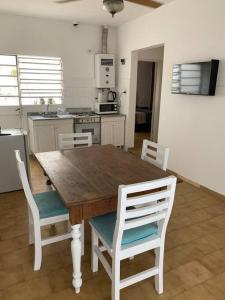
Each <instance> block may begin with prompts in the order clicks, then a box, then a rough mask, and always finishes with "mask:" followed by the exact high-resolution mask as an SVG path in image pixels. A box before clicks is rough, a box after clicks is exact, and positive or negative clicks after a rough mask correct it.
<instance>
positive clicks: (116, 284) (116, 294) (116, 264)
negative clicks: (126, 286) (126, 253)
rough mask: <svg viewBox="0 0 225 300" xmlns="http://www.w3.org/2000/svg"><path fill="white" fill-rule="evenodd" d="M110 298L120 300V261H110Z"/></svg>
mask: <svg viewBox="0 0 225 300" xmlns="http://www.w3.org/2000/svg"><path fill="white" fill-rule="evenodd" d="M112 300H120V261H119V260H115V259H114V258H113V261H112Z"/></svg>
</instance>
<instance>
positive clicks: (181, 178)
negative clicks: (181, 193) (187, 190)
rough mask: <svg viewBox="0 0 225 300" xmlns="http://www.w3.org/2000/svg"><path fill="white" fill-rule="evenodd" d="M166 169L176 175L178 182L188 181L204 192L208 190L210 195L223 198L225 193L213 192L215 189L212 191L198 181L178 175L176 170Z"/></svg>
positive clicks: (224, 198)
mask: <svg viewBox="0 0 225 300" xmlns="http://www.w3.org/2000/svg"><path fill="white" fill-rule="evenodd" d="M167 171H168V172H169V173H171V174H173V175H174V176H176V177H177V178H178V183H180V182H182V181H184V182H187V183H189V184H191V185H193V186H195V187H196V188H199V189H200V190H202V191H204V192H208V193H209V194H211V195H213V196H215V197H217V198H220V199H222V200H225V195H223V194H220V193H218V192H215V191H213V190H211V189H209V188H207V187H205V186H204V185H201V184H199V183H197V182H195V181H192V180H190V179H188V178H186V177H184V176H182V175H179V174H178V173H176V172H174V171H172V170H167Z"/></svg>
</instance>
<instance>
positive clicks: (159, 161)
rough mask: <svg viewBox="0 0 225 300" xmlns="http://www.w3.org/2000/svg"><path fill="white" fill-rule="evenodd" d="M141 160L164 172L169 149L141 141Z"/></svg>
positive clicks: (147, 141)
mask: <svg viewBox="0 0 225 300" xmlns="http://www.w3.org/2000/svg"><path fill="white" fill-rule="evenodd" d="M141 158H142V159H143V160H145V161H147V162H150V163H151V164H153V165H155V166H157V167H159V168H160V169H162V170H164V171H166V169H167V165H168V159H169V148H168V147H164V146H162V145H160V144H157V143H154V142H152V141H149V140H143V146H142V153H141Z"/></svg>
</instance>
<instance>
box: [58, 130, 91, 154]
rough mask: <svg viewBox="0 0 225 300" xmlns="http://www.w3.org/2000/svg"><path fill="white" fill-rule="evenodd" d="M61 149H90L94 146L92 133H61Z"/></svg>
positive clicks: (59, 138) (59, 139) (59, 140)
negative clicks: (75, 147)
mask: <svg viewBox="0 0 225 300" xmlns="http://www.w3.org/2000/svg"><path fill="white" fill-rule="evenodd" d="M58 143H59V149H60V150H65V149H72V148H74V146H77V147H90V146H92V135H91V132H85V133H61V134H59V135H58Z"/></svg>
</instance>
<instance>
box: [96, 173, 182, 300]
mask: <svg viewBox="0 0 225 300" xmlns="http://www.w3.org/2000/svg"><path fill="white" fill-rule="evenodd" d="M160 188H164V189H163V190H160V191H157V192H156V191H155V190H156V189H160ZM175 189H176V177H174V176H170V177H167V178H164V179H159V180H154V181H149V182H144V183H138V184H131V185H127V186H123V185H121V186H119V195H118V208H117V214H116V213H111V214H107V215H103V216H99V217H95V218H92V219H91V220H90V225H91V227H92V271H93V272H96V271H98V259H100V261H101V262H102V264H103V266H104V267H105V269H106V271H107V273H108V275H109V277H110V278H111V280H112V300H119V299H120V289H123V288H125V287H127V286H129V285H132V284H134V283H136V282H139V281H141V280H144V279H146V278H148V277H151V276H155V288H156V290H157V292H158V293H159V294H161V293H163V260H164V243H165V235H166V229H167V224H168V221H169V218H170V214H171V211H172V207H173V201H174V194H175ZM134 193H145V194H142V195H140V196H136V195H135V196H134V195H132V194H134ZM146 193H147V194H146ZM128 196H129V197H128ZM157 200H161V202H158V203H157V202H156V201H157ZM152 203H154V205H151V204H152ZM137 204H144V205H145V206H144V207H141V208H135V206H136V205H137ZM99 240H100V241H101V243H102V246H99ZM153 249H155V266H154V267H153V268H150V269H148V270H146V271H143V272H141V273H138V274H136V275H133V276H130V277H128V278H126V279H123V280H120V261H121V260H123V259H126V258H130V257H131V256H134V255H137V254H140V253H143V252H146V251H149V250H153ZM104 251H107V252H108V253H109V255H110V256H111V257H112V268H111V266H110V265H109V263H108V261H107V260H106V258H105V256H104V255H103V252H104Z"/></svg>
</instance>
